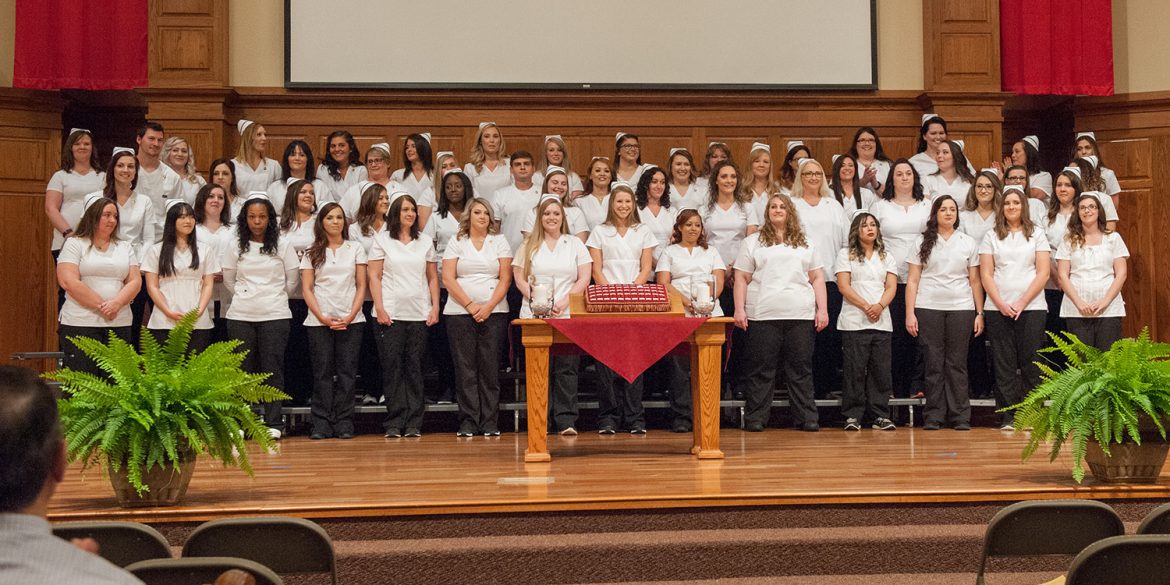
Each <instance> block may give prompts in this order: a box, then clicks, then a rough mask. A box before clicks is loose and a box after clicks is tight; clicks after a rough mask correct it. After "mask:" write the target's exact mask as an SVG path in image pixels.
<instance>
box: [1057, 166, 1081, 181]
mask: <svg viewBox="0 0 1170 585" xmlns="http://www.w3.org/2000/svg"><path fill="white" fill-rule="evenodd" d="M1060 172H1061V173H1072V174H1074V175H1076V176H1077V180H1080V179H1081V169H1080V167H1064V168H1063V169H1060Z"/></svg>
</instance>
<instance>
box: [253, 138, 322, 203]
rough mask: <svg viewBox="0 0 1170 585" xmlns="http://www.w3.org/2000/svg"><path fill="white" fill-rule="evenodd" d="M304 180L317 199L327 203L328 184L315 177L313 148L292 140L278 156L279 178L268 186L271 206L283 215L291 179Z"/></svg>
mask: <svg viewBox="0 0 1170 585" xmlns="http://www.w3.org/2000/svg"><path fill="white" fill-rule="evenodd" d="M294 180H295V181H306V182H308V183H310V184H312V185H313V195H314V196H315V197H316V198H317V200H318V201H320V202H322V203H328V202H329V201H332V199H329V197H330V196H331V195H332V192H331V191H330V190H329V186H328V185H326V184H325V181H322V180H321V179H319V178H318V177H317V161H316V159H314V158H313V149H311V148H309V143H307V142H305V141H304V140H293V141H291V142H289V143H288V146H286V147H285V148H284V155H283V156H281V157H280V178H279V179H277V180H275V181H273V182H272V184H271V185H269V186H268V199H269V200H271V201H272V206H273V207H275V208H276V211H278V212H280V214H281V217H284V213H285V211H284V209H285V195H286V194H287V193H288V186H289V183H290V182H291V181H294Z"/></svg>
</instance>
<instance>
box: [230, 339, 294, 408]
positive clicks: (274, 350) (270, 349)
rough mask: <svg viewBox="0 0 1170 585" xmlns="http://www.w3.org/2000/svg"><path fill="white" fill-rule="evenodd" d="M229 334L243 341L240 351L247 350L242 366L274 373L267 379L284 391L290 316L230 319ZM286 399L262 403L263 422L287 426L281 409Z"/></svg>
mask: <svg viewBox="0 0 1170 585" xmlns="http://www.w3.org/2000/svg"><path fill="white" fill-rule="evenodd" d="M227 327H228V336H229V337H231V338H232V339H238V340H240V341H242V342H244V343H243V344H242V345H241V346H240V348H239V350H238V351H247V352H248V355H247V356H245V357H244V363H243V364H241V367H242V368H243V370H244V371H245V372H248V373H252V374H259V373H266V374H272V375H271V376H269V378H268V380H266V381H265V382H264V383H265V384H267V385H269V386H272V387H273V388H276V389H277V390H280V391H281V392H284V352H285V349H286V348H287V346H288V329H289V320H288V319H273V320H272V321H237V320H235V319H228V322H227ZM283 405H284V402H283V401H281V400H277V401H274V402H266V403H264V404H262V405H260V407H259V410H260V414H261V416H262V417H263V418H264V425H265V426H267V427H269V428H273V429H278V430H280V431H283V430H284V416H283V415H282V414H281V412H280V409H281V407H282V406H283Z"/></svg>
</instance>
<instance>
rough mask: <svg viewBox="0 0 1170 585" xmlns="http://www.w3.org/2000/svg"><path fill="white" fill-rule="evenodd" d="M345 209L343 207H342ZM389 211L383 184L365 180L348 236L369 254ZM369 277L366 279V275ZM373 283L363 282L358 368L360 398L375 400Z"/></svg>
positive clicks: (378, 377)
mask: <svg viewBox="0 0 1170 585" xmlns="http://www.w3.org/2000/svg"><path fill="white" fill-rule="evenodd" d="M343 211H344V210H343ZM389 212H390V194H389V193H387V192H386V188H385V187H383V186H381V185H379V184H377V183H370V182H368V181H367V182H366V188H365V190H364V191H362V196H361V204H360V205H359V206H358V211H357V217H356V218H355V220H354V222H353V223H351V224H350V225H349V238H350V239H351V240H353V241H355V242H357V243H358V244H360V245H361V247H362V251H364V252H365V253H366V259H367V260H368V259H369V257H370V249H371V248H372V247H373V245H374V238H375V237H377V236H378V234H380V233H382V232H384V231H386V229H387V228H386V226H387V220H386V214H387V213H389ZM367 280H368V279H367ZM371 288H372V285H371V284H370V283H369V282H367V283H366V298H365V301H364V302H363V303H362V316H364V317H365V326H364V327H363V329H364V330H365V331H364V333H363V335H362V347H361V356H360V357H359V358H358V372H359V374H358V375H359V376H360V378H361V381H362V390H363V391H365V395H364V396H363V397H362V402H363V403H366V404H375V403H377V402H378V399H380V398H383V395H382V366H381V365H380V364H379V363H378V344H377V341H376V339H377V336H378V320H377V318H375V315H374V300H373V299H374V297H373V295H372V294H371V293H370V289H371Z"/></svg>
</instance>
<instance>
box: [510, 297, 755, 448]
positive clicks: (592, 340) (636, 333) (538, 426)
mask: <svg viewBox="0 0 1170 585" xmlns="http://www.w3.org/2000/svg"><path fill="white" fill-rule="evenodd" d="M731 322H732V320H731V319H730V318H727V317H715V318H710V319H699V318H687V317H680V316H649V315H645V314H633V315H630V316H628V317H627V316H620V317H609V316H605V317H603V316H582V317H574V318H569V319H548V320H545V319H517V320H515V321H514V322H513V323H514V324H516V325H519V326H520V328H521V339H522V341H523V343H524V356H525V359H526V360H527V366H526V370H525V372H526V374H527V386H528V449H527V450H526V451H525V452H524V462H525V463H536V462H544V461H550V460H551V459H552V458H551V456H550V455H549V452H548V381H549V380H548V374H549V353H550V350H554V351H556V353H560V352H561V350H562V349H566V348H573V347H575V348H579V350H581V351H584V352H585V353H588V354H589V355H591V356H593V357H594V358H596V359H597V361H599V362H601V363H603V364H605V365H607V366H609V367H610V368H611V369H613V370H614V371H615V372H617V373H618V375H620V376H622V377H623V378H625V379H626V380H630V381H632V380H634V379H635V378H637V377H638V376H639V375H640V374H641V373H642V372H644V371H646V369H647V368H649V367H650V366H651V365H653V364H654V362H656V361H658V360H659V359H660V358H662V356H664V355H666V354H667V353H670V352H671V351H672V350H675V349H676V348H677V347H679V346H680V345H684V344H685V347H686V348H687V349H688V353H689V355H690V359H691V396H692V404H693V406H692V409H693V414H692V418H693V421H694V425H693V428H694V445H693V446H692V448H691V454H692V455H694V456H695V457H697V458H699V459H722V458H723V451H720V450H719V390H720V382H719V375H720V367H719V354H720V351H721V348H722V347H723V340H724V338H725V329H726V327H727V324H728V323H731Z"/></svg>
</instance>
